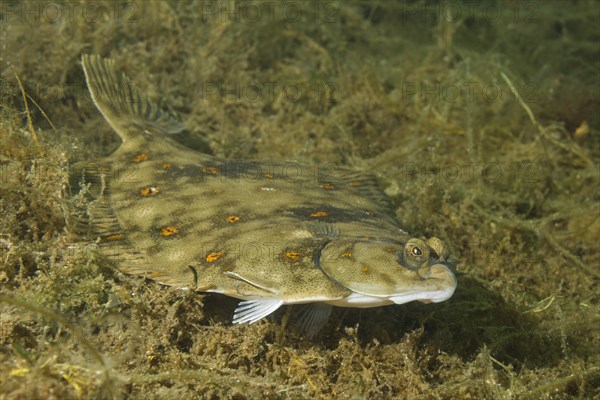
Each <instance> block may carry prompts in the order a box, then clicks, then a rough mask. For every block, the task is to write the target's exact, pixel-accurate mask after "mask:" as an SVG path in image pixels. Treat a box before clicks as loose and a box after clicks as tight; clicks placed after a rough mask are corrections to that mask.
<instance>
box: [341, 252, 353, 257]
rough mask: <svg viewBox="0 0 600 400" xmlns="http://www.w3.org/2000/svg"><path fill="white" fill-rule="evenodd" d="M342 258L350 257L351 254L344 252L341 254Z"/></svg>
mask: <svg viewBox="0 0 600 400" xmlns="http://www.w3.org/2000/svg"><path fill="white" fill-rule="evenodd" d="M342 257H352V253H351V252H349V251H345V252H344V253H343V254H342Z"/></svg>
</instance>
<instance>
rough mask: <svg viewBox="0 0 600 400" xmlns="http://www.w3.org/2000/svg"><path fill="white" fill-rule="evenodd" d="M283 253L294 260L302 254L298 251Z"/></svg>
mask: <svg viewBox="0 0 600 400" xmlns="http://www.w3.org/2000/svg"><path fill="white" fill-rule="evenodd" d="M283 255H284V256H285V257H286V258H288V259H290V260H292V261H296V260H297V259H299V258H300V256H301V255H302V254H301V253H299V252H297V251H286V252H285V253H283Z"/></svg>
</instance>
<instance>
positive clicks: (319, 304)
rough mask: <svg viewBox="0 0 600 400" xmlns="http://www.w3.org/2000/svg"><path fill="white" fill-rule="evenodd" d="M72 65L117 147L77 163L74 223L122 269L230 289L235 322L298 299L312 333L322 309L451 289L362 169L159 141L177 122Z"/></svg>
mask: <svg viewBox="0 0 600 400" xmlns="http://www.w3.org/2000/svg"><path fill="white" fill-rule="evenodd" d="M82 65H83V70H84V73H85V77H86V82H87V86H88V88H89V91H90V94H91V97H92V99H93V101H94V104H95V105H96V106H97V108H98V110H99V111H100V112H101V113H102V115H103V116H104V118H105V119H106V121H107V122H108V124H109V125H110V126H111V127H112V128H113V129H114V130H115V131H116V133H117V134H118V135H119V136H120V137H121V139H122V144H121V145H120V147H119V148H118V149H117V150H116V151H115V152H114V153H113V154H111V155H110V156H108V157H106V158H103V159H101V160H97V161H95V162H85V163H82V164H81V165H80V166H79V167H78V171H79V172H78V173H77V174H75V175H74V176H77V180H78V183H77V184H78V185H79V189H78V190H79V193H80V195H81V196H82V197H83V198H86V199H87V202H86V205H85V207H83V208H81V209H80V210H79V211H78V212H74V215H75V217H74V221H75V222H74V223H73V231H74V232H76V233H78V234H80V235H81V236H83V237H89V238H92V239H94V240H96V241H97V243H98V247H99V249H100V251H101V253H102V254H103V255H105V256H106V257H108V258H110V259H112V260H113V262H114V263H115V264H116V266H117V268H118V269H120V270H121V271H123V272H125V273H130V274H137V275H141V276H145V277H148V278H151V279H154V280H156V281H158V282H160V283H162V284H166V285H172V286H175V287H178V288H183V289H189V290H197V291H203V292H214V293H222V294H224V295H227V296H231V297H234V298H238V299H241V300H242V301H241V302H240V303H239V305H238V307H237V309H236V310H235V312H234V316H233V322H234V323H244V322H248V323H253V322H256V321H258V320H260V319H262V318H264V317H265V316H267V315H269V314H271V313H273V312H274V311H275V310H277V309H278V308H280V307H281V306H282V305H284V304H309V306H308V309H307V311H306V312H305V318H304V319H305V321H304V324H305V325H306V326H307V329H308V330H309V331H311V330H312V331H315V330H318V329H319V327H320V326H322V325H323V324H324V323H325V321H326V320H327V318H328V316H329V314H330V312H331V308H332V306H340V307H361V308H367V307H377V306H383V305H388V304H402V303H407V302H410V301H415V300H418V301H421V302H426V303H427V302H434V303H435V302H440V301H443V300H446V299H448V298H449V297H451V296H452V294H453V293H454V290H455V288H456V279H455V277H454V275H453V273H452V272H451V270H450V269H449V267H448V264H449V263H450V254H449V252H448V250H447V246H446V245H445V244H444V243H443V242H442V241H441V240H439V239H436V238H429V239H423V238H417V237H411V236H410V235H408V234H407V233H406V232H404V231H403V230H402V229H401V228H400V226H399V224H398V222H397V221H396V219H395V218H394V214H393V212H392V210H391V209H390V206H389V204H388V199H387V198H386V196H385V194H384V193H383V192H382V190H381V189H380V187H379V186H378V184H377V182H376V181H375V179H374V178H373V177H371V176H369V175H368V174H364V173H361V172H357V171H354V170H351V169H346V168H338V167H331V166H323V165H317V164H315V165H305V164H299V163H295V162H281V161H274V162H261V161H253V160H229V159H221V158H218V157H214V156H212V155H209V154H203V153H199V152H196V151H194V150H191V149H189V148H187V147H185V146H183V145H181V144H179V143H178V142H176V141H174V140H173V139H172V138H171V137H170V135H172V134H175V133H179V132H182V131H183V130H184V129H185V126H184V125H183V124H182V123H180V122H179V121H178V120H177V119H176V118H175V117H174V116H172V115H171V114H169V113H167V112H165V111H163V110H161V109H160V108H159V107H158V106H157V105H156V104H154V103H153V102H152V101H150V100H149V99H148V98H147V97H145V96H144V95H143V94H141V93H140V91H139V89H138V88H137V87H136V86H135V85H134V84H133V83H132V82H131V81H130V80H129V79H128V78H127V77H126V76H125V74H123V73H121V72H120V71H118V70H117V69H116V67H115V63H114V61H113V60H110V59H105V58H102V57H100V56H96V55H84V56H83V57H82Z"/></svg>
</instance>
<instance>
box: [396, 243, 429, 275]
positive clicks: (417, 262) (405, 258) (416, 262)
mask: <svg viewBox="0 0 600 400" xmlns="http://www.w3.org/2000/svg"><path fill="white" fill-rule="evenodd" d="M401 253H402V254H399V255H398V261H399V262H400V263H401V264H402V265H403V266H404V267H406V268H408V269H411V270H414V271H416V270H418V269H419V268H421V267H423V266H424V265H426V264H427V263H428V262H429V259H430V258H431V256H430V250H429V246H428V245H427V243H425V242H424V241H423V240H421V239H410V240H409V241H408V242H406V244H405V245H404V251H403V252H401Z"/></svg>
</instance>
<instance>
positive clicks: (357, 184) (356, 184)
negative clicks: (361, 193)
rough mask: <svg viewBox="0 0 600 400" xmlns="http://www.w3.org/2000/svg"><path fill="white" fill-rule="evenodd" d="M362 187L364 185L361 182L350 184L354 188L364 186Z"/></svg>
mask: <svg viewBox="0 0 600 400" xmlns="http://www.w3.org/2000/svg"><path fill="white" fill-rule="evenodd" d="M362 185H363V184H362V182H361V181H352V182H350V186H352V187H359V186H362Z"/></svg>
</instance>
